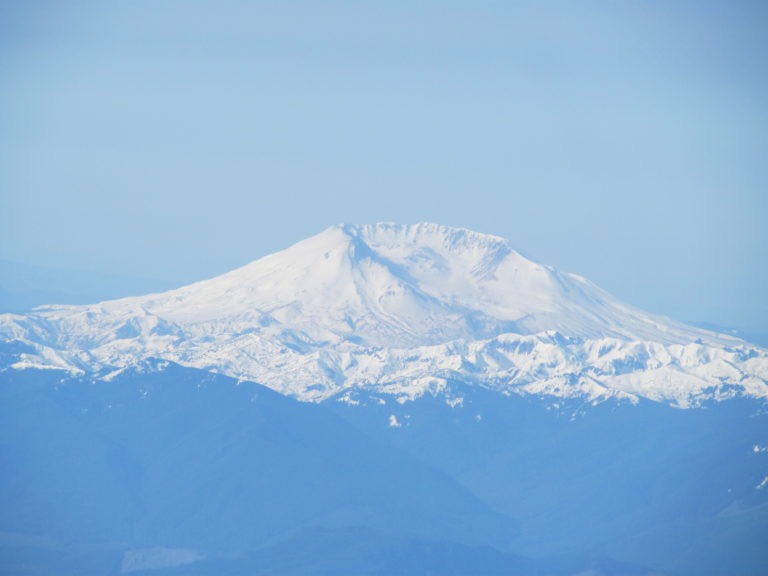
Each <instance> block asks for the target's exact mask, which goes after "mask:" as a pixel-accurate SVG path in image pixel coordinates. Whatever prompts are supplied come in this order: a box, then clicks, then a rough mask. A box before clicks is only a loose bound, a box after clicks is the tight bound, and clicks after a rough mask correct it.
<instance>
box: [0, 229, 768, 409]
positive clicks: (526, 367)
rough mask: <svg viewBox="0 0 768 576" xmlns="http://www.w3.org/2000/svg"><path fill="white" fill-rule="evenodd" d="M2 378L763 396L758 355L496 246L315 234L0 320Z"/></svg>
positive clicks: (392, 232)
mask: <svg viewBox="0 0 768 576" xmlns="http://www.w3.org/2000/svg"><path fill="white" fill-rule="evenodd" d="M0 338H1V339H2V341H3V342H4V344H3V348H2V350H3V351H4V352H3V354H4V356H5V357H6V358H7V359H6V360H5V361H4V364H3V365H0V366H3V367H13V368H16V369H23V368H26V367H33V366H34V367H50V368H62V369H66V370H69V371H83V372H87V373H101V374H109V373H110V372H114V371H116V370H120V369H122V368H124V367H126V366H130V365H133V364H135V363H137V362H140V361H141V360H143V359H146V358H151V357H156V358H164V359H168V360H172V361H175V362H178V363H180V364H183V365H187V366H192V367H196V368H202V369H206V370H210V371H214V372H218V373H223V374H226V375H229V376H234V377H238V378H242V379H248V380H255V381H257V382H261V383H263V384H265V385H267V386H269V387H271V388H273V389H275V390H278V391H280V392H282V393H286V394H290V395H293V396H296V397H298V398H301V399H304V400H313V401H320V400H323V399H326V398H329V397H331V396H334V395H340V396H341V397H344V394H345V393H347V392H349V391H351V390H354V389H359V388H369V389H375V390H377V391H381V392H385V393H389V394H393V395H395V396H396V397H397V398H398V399H399V400H401V401H406V400H408V399H412V398H415V397H418V396H420V395H422V394H424V393H433V394H440V393H443V394H445V395H446V396H450V383H451V382H452V381H463V382H470V383H473V384H476V385H478V386H482V387H486V388H491V389H496V390H499V391H501V392H504V393H520V394H529V393H535V394H545V395H551V396H569V397H572V396H584V397H586V398H588V399H591V400H595V401H598V400H600V399H604V398H608V397H626V398H630V399H636V398H638V397H645V398H650V399H653V400H657V401H665V402H671V403H674V404H676V405H679V406H688V405H695V404H697V403H699V402H701V401H703V400H706V399H710V398H712V399H721V398H727V397H731V396H734V395H741V394H745V395H750V396H757V397H766V396H768V384H767V383H766V381H767V380H768V353H766V351H765V350H763V349H760V348H757V347H754V346H752V345H749V344H747V343H745V342H743V341H741V340H737V339H735V338H731V337H728V336H725V335H721V334H715V333H712V332H708V331H704V330H700V329H697V328H694V327H691V326H687V325H685V324H682V323H679V322H675V321H673V320H670V319H668V318H664V317H660V316H655V315H652V314H648V313H645V312H643V311H641V310H638V309H636V308H633V307H631V306H628V305H626V304H624V303H622V302H620V301H618V300H617V299H615V298H614V297H613V296H611V295H610V294H608V293H606V292H605V291H604V290H602V289H600V288H598V287H597V286H595V285H594V284H592V283H591V282H589V281H588V280H586V279H584V278H582V277H580V276H577V275H575V274H568V273H562V272H558V271H557V270H554V269H553V268H551V267H548V266H543V265H540V264H537V263H535V262H532V261H531V260H528V259H526V258H524V257H523V256H521V255H520V254H519V253H517V252H515V251H514V250H513V249H512V247H511V246H510V245H509V243H508V242H507V241H506V240H504V239H502V238H499V237H495V236H489V235H485V234H479V233H476V232H472V231H469V230H465V229H459V228H450V227H446V226H440V225H436V224H430V223H422V224H416V225H412V226H404V225H397V224H389V223H384V224H375V225H370V226H350V225H340V226H334V227H331V228H329V229H327V230H325V231H324V232H322V233H320V234H318V235H316V236H313V237H311V238H309V239H307V240H304V241H302V242H299V243H297V244H295V245H294V246H291V247H290V248H288V249H286V250H283V251H281V252H278V253H275V254H272V255H269V256H266V257H264V258H261V259H259V260H256V261H254V262H252V263H250V264H248V265H246V266H244V267H242V268H239V269H237V270H234V271H232V272H230V273H228V274H224V275H222V276H219V277H217V278H213V279H210V280H206V281H203V282H198V283H195V284H191V285H189V286H185V287H182V288H179V289H177V290H172V291H169V292H165V293H162V294H152V295H148V296H143V297H138V298H126V299H122V300H115V301H109V302H102V303H99V304H94V305H89V306H44V307H40V308H37V309H35V310H34V311H33V312H31V313H29V314H26V315H13V314H5V315H0Z"/></svg>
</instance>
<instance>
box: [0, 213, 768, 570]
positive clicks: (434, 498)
mask: <svg viewBox="0 0 768 576" xmlns="http://www.w3.org/2000/svg"><path fill="white" fill-rule="evenodd" d="M270 389H271V390H270ZM276 392H277V393H276ZM767 398H768V351H767V350H766V349H764V348H761V347H760V346H756V345H754V344H750V343H748V342H745V341H743V340H740V339H738V338H736V337H735V336H734V335H733V334H727V333H721V332H716V331H710V330H705V329H702V328H698V327H694V326H689V325H686V324H683V323H680V322H676V321H673V320H671V319H669V318H664V317H660V316H656V315H653V314H648V313H645V312H643V311H641V310H638V309H636V308H633V307H632V306H629V305H627V304H624V303H622V302H620V301H618V300H617V299H616V298H614V297H612V296H611V295H610V294H608V293H606V292H605V291H603V290H601V289H600V288H598V287H597V286H595V285H594V284H592V283H590V282H589V281H588V280H586V279H584V278H582V277H580V276H577V275H574V274H566V273H562V272H558V271H556V270H554V269H552V268H550V267H548V266H543V265H540V264H537V263H535V262H532V261H531V260H528V259H526V258H524V257H523V256H521V255H520V254H518V253H517V252H515V251H514V250H513V249H512V247H511V246H510V245H509V243H508V242H507V241H506V240H503V239H501V238H498V237H494V236H488V235H484V234H479V233H476V232H472V231H469V230H464V229H457V228H449V227H444V226H439V225H436V224H417V225H413V226H401V225H396V224H376V225H371V226H351V225H342V226H334V227H332V228H329V229H328V230H326V231H324V232H322V233H320V234H318V235H317V236H314V237H312V238H309V239H307V240H305V241H303V242H300V243H298V244H296V245H294V246H292V247H290V248H288V249H287V250H284V251H282V252H278V253H276V254H273V255H270V256H267V257H265V258H262V259H260V260H257V261H255V262H253V263H251V264H249V265H247V266H244V267H242V268H240V269H237V270H234V271H232V272H230V273H228V274H225V275H223V276H220V277H217V278H213V279H211V280H207V281H203V282H198V283H195V284H191V285H189V286H185V287H183V288H179V289H176V290H171V291H168V292H164V293H159V294H150V295H148V296H141V297H131V298H124V299H120V300H112V301H105V302H101V303H98V304H88V305H55V306H54V305H51V306H42V307H38V308H35V309H34V310H31V311H28V312H25V313H13V314H2V315H0V459H1V461H2V465H3V471H4V472H3V474H2V475H0V508H2V510H3V511H2V512H0V568H2V569H5V571H6V572H8V573H14V574H61V573H73V574H74V573H78V574H86V575H90V574H94V575H95V574H118V573H137V574H139V575H141V574H144V573H146V574H150V575H153V576H154V575H158V576H159V575H166V574H167V575H175V574H217V575H218V574H243V575H245V574H250V575H255V574H259V575H261V574H264V575H266V574H280V575H300V574H301V575H304V574H306V575H310V574H312V575H318V574H328V575H331V574H333V575H337V574H341V575H344V574H348V575H350V576H351V575H353V574H355V575H358V574H371V575H374V574H375V575H380V576H389V575H399V574H403V575H406V574H407V575H412V574H424V575H426V574H454V575H457V576H458V575H474V574H478V575H495V574H499V575H501V574H507V575H520V576H523V575H542V576H543V575H552V576H555V575H557V576H566V575H576V574H591V575H594V576H600V575H602V576H619V575H641V574H644V575H650V574H655V575H658V574H668V575H670V576H688V575H694V574H695V575H699V574H713V575H715V574H717V575H721V574H722V575H726V574H729V575H730V574H741V575H744V576H758V575H762V574H765V573H768V550H767V549H766V546H765V544H764V540H765V535H766V534H768V410H767V409H766V399H767ZM2 569H0V572H2V571H3V570H2Z"/></svg>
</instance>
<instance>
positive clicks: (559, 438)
mask: <svg viewBox="0 0 768 576" xmlns="http://www.w3.org/2000/svg"><path fill="white" fill-rule="evenodd" d="M453 393H454V395H456V396H461V397H463V403H462V405H461V406H456V407H455V408H451V407H450V406H448V405H447V404H446V403H445V400H444V398H433V397H429V396H428V397H424V398H421V399H419V400H416V401H414V402H411V403H406V404H403V405H401V404H398V403H396V402H393V401H392V400H391V398H390V399H386V397H385V398H371V397H366V396H363V395H358V396H353V400H357V401H359V402H361V405H353V406H350V405H349V404H346V403H344V402H334V401H330V402H328V403H327V405H328V406H329V407H331V408H333V409H334V411H336V412H337V413H339V414H340V415H343V416H344V417H345V418H347V419H348V420H349V421H350V422H352V423H353V424H355V426H357V427H358V428H360V429H361V430H362V431H364V432H365V433H367V434H370V435H372V436H374V437H376V438H377V439H378V440H380V441H381V442H384V443H388V444H390V445H392V446H394V447H397V448H400V449H403V450H405V451H407V452H409V453H411V454H413V455H414V456H416V457H418V458H419V459H421V460H423V461H424V462H428V463H429V464H431V465H433V466H435V467H437V468H439V469H441V470H443V471H445V472H446V473H448V474H450V475H451V476H453V477H454V478H456V479H458V480H459V481H460V482H462V484H464V486H466V487H467V488H469V489H470V490H472V492H474V493H475V494H476V495H477V496H478V497H480V498H482V499H483V500H484V501H485V502H487V503H488V504H490V505H491V506H492V507H494V508H495V509H497V510H499V511H502V512H504V513H506V514H508V515H509V516H511V517H514V518H515V519H516V520H517V521H518V522H519V523H520V525H521V530H520V532H519V533H518V534H517V536H516V537H515V538H514V549H515V550H516V551H517V552H519V553H521V554H526V555H553V554H571V553H590V552H592V553H596V554H599V555H607V556H610V557H614V558H619V559H622V560H625V561H630V562H638V563H642V564H644V565H650V566H653V567H655V568H657V569H660V570H662V571H663V572H664V573H668V574H675V575H697V574H719V575H720V574H721V575H727V574H736V573H738V574H741V575H750V574H751V575H754V576H758V575H763V574H768V546H766V541H767V540H766V537H767V536H768V485H766V486H764V487H763V488H758V486H759V485H760V483H761V482H762V481H763V479H764V478H766V477H768V452H755V450H754V446H755V445H759V446H766V445H768V412H766V409H765V406H764V405H763V404H761V403H758V402H756V401H746V400H732V401H728V402H722V403H719V404H713V405H711V406H707V407H706V408H704V409H697V410H679V409H674V408H670V407H668V406H665V405H660V404H655V403H652V402H647V401H646V402H642V403H641V404H639V405H632V404H629V403H617V402H606V403H603V404H600V405H597V406H591V405H589V404H586V405H584V404H582V403H579V402H573V401H571V402H567V401H565V402H563V401H561V402H560V406H559V407H558V408H554V407H551V406H548V404H549V403H550V402H551V401H546V400H545V399H540V398H534V397H518V396H510V397H505V396H503V395H501V394H498V393H495V392H489V391H483V390H480V389H477V388H470V387H464V386H462V385H461V384H460V383H454V390H453ZM381 399H384V400H386V404H381V403H380V400H381ZM393 414H394V415H395V417H396V419H397V422H399V423H401V424H402V426H401V427H392V426H390V417H391V415H393Z"/></svg>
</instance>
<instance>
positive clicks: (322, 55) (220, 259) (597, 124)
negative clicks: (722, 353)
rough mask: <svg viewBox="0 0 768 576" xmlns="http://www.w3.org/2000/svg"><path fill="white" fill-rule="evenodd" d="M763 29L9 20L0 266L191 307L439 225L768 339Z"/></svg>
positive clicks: (453, 7) (618, 16)
mask: <svg viewBox="0 0 768 576" xmlns="http://www.w3.org/2000/svg"><path fill="white" fill-rule="evenodd" d="M766 6H768V4H766V3H764V2H738V1H722V2H707V1H701V0H697V1H689V2H676V1H671V2H661V1H659V2H654V1H642V2H640V1H635V2H632V1H628V2H578V1H573V0H569V1H562V2H546V1H545V2H482V1H474V0H473V1H469V0H467V1H464V2H451V1H442V2H438V1H434V2H419V1H416V2H398V1H386V2H383V1H382V2H373V1H367V2H308V1H306V2H302V1H294V2H291V1H274V2H258V1H254V2H233V1H222V2H218V1H217V2H213V1H210V2H194V1H178V2H171V1H163V0H151V1H132V2H78V1H66V2H63V1H62V2H39V1H27V0H25V1H24V2H14V1H0V194H1V196H0V258H5V259H9V260H15V261H20V262H27V263H33V264H40V265H45V266H51V265H54V266H58V267H63V268H70V269H81V270H91V271H103V272H108V273H121V274H127V275H136V276H148V277H156V278H160V279H164V280H167V281H171V282H172V283H177V284H182V283H185V282H188V281H191V280H197V279H202V278H205V277H210V276H213V275H216V274H218V273H222V272H224V271H227V270H229V269H231V268H233V267H235V266H238V265H242V264H244V263H246V262H248V261H250V260H252V259H255V258H257V257H260V256H262V255H264V254H267V253H269V252H272V251H275V250H277V249H280V248H283V247H285V246H287V245H289V244H291V243H293V242H295V241H297V240H300V239H302V238H304V237H306V236H309V235H312V234H314V233H316V232H319V231H320V230H322V229H324V228H325V227H327V226H329V225H331V224H335V223H338V222H353V223H367V222H374V221H380V220H393V221H398V222H403V223H410V222H416V221H421V220H429V221H436V222H440V223H444V224H450V225H458V226H465V227H468V228H473V229H476V230H478V231H482V232H489V233H494V234H499V235H502V236H505V237H507V238H509V239H510V240H511V241H512V243H513V244H514V245H515V246H516V247H517V248H518V249H520V250H521V251H522V252H523V253H525V254H527V255H528V256H530V257H532V258H534V259H536V260H539V261H541V262H544V263H548V264H552V265H554V266H557V267H558V268H561V269H563V270H567V271H573V272H578V273H580V274H583V275H585V276H587V277H589V278H590V279H592V280H594V281H595V282H597V283H598V284H600V285H602V286H603V287H604V288H606V289H608V290H610V291H612V292H613V293H615V294H616V295H617V296H619V297H621V298H622V299H624V300H626V301H628V302H631V303H634V304H636V305H638V306H641V307H644V308H646V309H649V310H652V311H655V312H660V313H663V314H667V315H671V316H674V317H676V318H679V319H683V320H708V321H713V322H719V323H723V324H729V325H734V326H737V327H742V328H746V329H751V330H768V304H767V303H766V292H767V291H766V286H767V285H768V233H767V232H766V229H765V224H766V217H767V216H768V197H767V196H768V195H767V194H766V192H767V191H768V188H767V186H766V185H767V184H768V161H767V157H768V105H767V104H766V103H768V64H767V63H768V38H767V37H768V35H766V33H765V30H766V29H768V9H766Z"/></svg>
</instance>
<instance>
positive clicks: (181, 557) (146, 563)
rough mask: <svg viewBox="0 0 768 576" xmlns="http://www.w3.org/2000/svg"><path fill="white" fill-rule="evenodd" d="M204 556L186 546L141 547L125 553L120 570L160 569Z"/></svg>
mask: <svg viewBox="0 0 768 576" xmlns="http://www.w3.org/2000/svg"><path fill="white" fill-rule="evenodd" d="M203 558H204V557H203V555H202V554H200V552H198V551H197V550H189V549H186V548H140V549H136V550H128V551H126V552H125V553H124V554H123V562H122V564H121V565H120V572H121V573H123V574H128V573H130V572H139V571H142V570H158V569H160V568H172V567H175V566H183V565H185V564H193V563H194V562H199V561H200V560H202V559H203Z"/></svg>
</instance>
